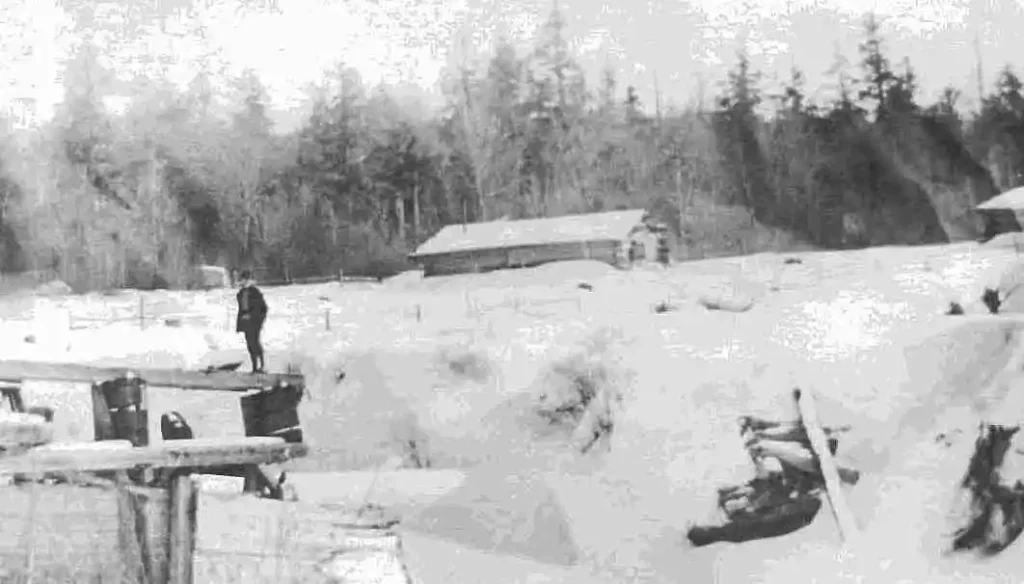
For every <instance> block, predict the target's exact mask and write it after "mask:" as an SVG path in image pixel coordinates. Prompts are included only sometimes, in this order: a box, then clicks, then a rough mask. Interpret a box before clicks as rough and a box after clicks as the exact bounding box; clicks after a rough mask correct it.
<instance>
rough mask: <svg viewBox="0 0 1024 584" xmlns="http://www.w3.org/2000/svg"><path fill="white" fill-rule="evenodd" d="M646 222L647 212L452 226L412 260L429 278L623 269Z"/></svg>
mask: <svg viewBox="0 0 1024 584" xmlns="http://www.w3.org/2000/svg"><path fill="white" fill-rule="evenodd" d="M645 219H646V212H645V211H643V210H626V211H610V212H603V213H589V214H586V215H566V216H562V217H548V218H543V219H523V220H519V221H508V220H500V221H489V222H486V223H468V224H460V225H449V226H447V227H444V228H442V229H441V231H439V232H438V233H437V234H436V235H435V236H434V237H432V238H431V239H430V240H428V241H427V242H425V243H424V244H423V245H421V246H420V247H419V248H418V249H417V250H416V252H415V253H413V254H410V256H409V259H410V260H412V261H413V262H415V263H417V264H419V265H421V266H422V267H423V275H424V276H428V277H429V276H439V275H450V274H465V273H474V272H488V271H492V270H501V269H509V268H524V267H532V266H538V265H541V264H545V263H549V262H556V261H570V260H586V259H589V260H597V261H601V262H606V263H608V264H611V265H613V266H617V267H623V268H624V267H628V266H629V264H630V261H629V250H630V245H631V243H632V242H633V241H634V240H637V239H641V237H640V235H641V234H645V233H648V232H649V231H650V228H649V227H648V225H647V224H646V223H645ZM644 257H649V256H648V255H647V254H646V253H645V254H644Z"/></svg>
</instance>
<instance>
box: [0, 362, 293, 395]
mask: <svg viewBox="0 0 1024 584" xmlns="http://www.w3.org/2000/svg"><path fill="white" fill-rule="evenodd" d="M129 371H130V372H132V373H134V374H135V375H138V376H139V377H141V378H142V379H145V380H146V383H147V384H148V385H149V386H150V387H175V388H179V389H189V390H207V391H238V392H245V391H250V390H253V389H264V388H271V387H275V386H277V385H279V384H281V383H282V382H283V383H287V384H291V385H303V384H304V383H305V380H304V378H303V376H302V375H298V374H293V373H244V372H240V371H213V372H210V373H207V372H205V371H189V370H185V369H149V368H138V367H102V366H98V365H83V364H80V363H54V362H46V361H11V360H0V382H7V383H21V382H22V381H23V380H26V379H43V380H51V381H63V382H69V383H94V382H101V381H107V380H109V379H114V378H116V377H120V376H122V375H124V374H125V373H127V372H129Z"/></svg>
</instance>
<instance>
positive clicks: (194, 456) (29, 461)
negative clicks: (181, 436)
mask: <svg viewBox="0 0 1024 584" xmlns="http://www.w3.org/2000/svg"><path fill="white" fill-rule="evenodd" d="M305 454H306V446H305V445H304V444H288V443H286V442H285V441H283V440H281V439H280V438H263V437H246V438H215V439H195V440H173V441H168V442H164V443H162V444H159V445H154V446H146V447H143V448H118V449H113V450H98V449H70V448H61V449H52V448H34V449H32V450H29V451H27V452H25V453H24V454H20V455H16V456H7V457H0V475H4V474H14V473H23V474H37V473H47V472H74V471H79V472H83V471H103V470H130V469H138V468H193V467H194V468H203V467H214V466H224V465H243V464H279V463H282V462H286V461H288V460H291V459H293V458H298V457H301V456H304V455H305Z"/></svg>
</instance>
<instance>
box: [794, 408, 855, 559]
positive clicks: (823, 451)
mask: <svg viewBox="0 0 1024 584" xmlns="http://www.w3.org/2000/svg"><path fill="white" fill-rule="evenodd" d="M793 398H794V399H796V404H797V407H798V408H799V410H800V419H801V421H802V422H803V425H804V430H805V431H806V432H807V437H808V438H809V439H810V441H811V449H812V450H814V454H815V455H817V457H818V465H819V466H820V467H821V476H822V477H823V478H824V479H825V489H826V491H827V492H828V499H829V503H831V505H832V514H833V515H835V518H836V523H838V524H839V535H840V536H841V537H842V538H843V540H844V541H849V540H850V539H852V538H854V537H856V536H857V533H858V531H859V530H858V528H857V522H856V521H855V520H854V518H853V512H852V511H850V508H849V506H848V505H847V504H846V497H845V496H844V495H843V491H842V483H841V482H840V480H839V472H838V471H837V470H836V461H835V459H833V458H832V451H831V450H829V448H828V439H827V438H826V437H825V432H824V430H822V429H821V424H819V423H818V410H817V408H816V407H815V405H814V394H813V393H812V392H811V390H803V391H801V390H800V389H799V388H797V389H794V390H793Z"/></svg>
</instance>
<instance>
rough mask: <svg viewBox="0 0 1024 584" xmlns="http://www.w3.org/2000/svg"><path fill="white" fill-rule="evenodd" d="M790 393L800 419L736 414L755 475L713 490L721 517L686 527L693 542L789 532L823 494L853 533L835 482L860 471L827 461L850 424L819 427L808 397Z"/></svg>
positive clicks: (813, 511) (851, 480)
mask: <svg viewBox="0 0 1024 584" xmlns="http://www.w3.org/2000/svg"><path fill="white" fill-rule="evenodd" d="M794 397H795V398H796V399H797V402H798V405H800V407H801V414H802V416H801V418H802V419H801V420H800V421H795V422H781V421H772V420H765V419H761V418H756V417H754V416H742V417H741V418H740V419H739V431H740V435H741V436H742V437H743V439H744V445H745V447H746V449H747V453H748V454H749V455H750V457H751V459H752V460H753V462H754V465H755V468H756V469H757V476H756V477H755V478H754V479H752V480H750V481H748V482H747V483H745V484H743V485H737V486H730V487H725V488H721V489H718V507H719V509H720V510H721V511H722V513H723V514H724V518H725V521H723V522H721V523H719V524H717V525H699V526H694V527H692V528H691V529H690V530H689V532H688V533H687V537H688V538H689V540H690V543H692V544H693V545H694V546H704V545H710V544H712V543H717V542H732V543H739V542H744V541H749V540H753V539H763V538H767V537H777V536H781V535H785V534H788V533H792V532H794V531H796V530H798V529H800V528H802V527H805V526H807V525H809V524H810V523H811V521H812V520H813V519H814V518H815V517H816V516H817V514H818V511H819V510H820V509H821V497H822V495H823V494H827V495H828V496H829V499H830V501H831V503H832V507H833V511H834V512H835V514H836V518H837V520H838V521H839V524H840V529H841V531H843V533H844V536H846V535H848V534H851V533H853V532H855V530H856V526H855V525H854V524H853V522H852V519H850V515H849V512H848V511H847V510H846V509H845V505H844V504H843V502H842V495H841V493H840V492H839V484H838V483H846V484H850V485H853V484H856V483H857V481H858V480H859V479H860V473H859V472H858V471H857V470H855V469H851V468H847V467H844V466H841V465H836V464H835V463H834V461H833V460H832V455H834V454H835V453H836V450H837V449H838V447H839V438H838V437H839V436H840V435H841V434H842V433H844V432H846V431H848V430H849V429H850V428H849V427H848V426H844V427H834V428H830V427H825V428H822V427H819V426H818V425H817V422H816V419H814V417H816V415H815V416H811V415H808V414H813V402H811V403H807V402H810V398H809V396H804V398H803V400H801V397H802V396H801V392H800V390H796V391H795V392H794ZM808 410H809V411H808ZM812 419H814V421H813V422H812V421H811V420H812Z"/></svg>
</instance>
